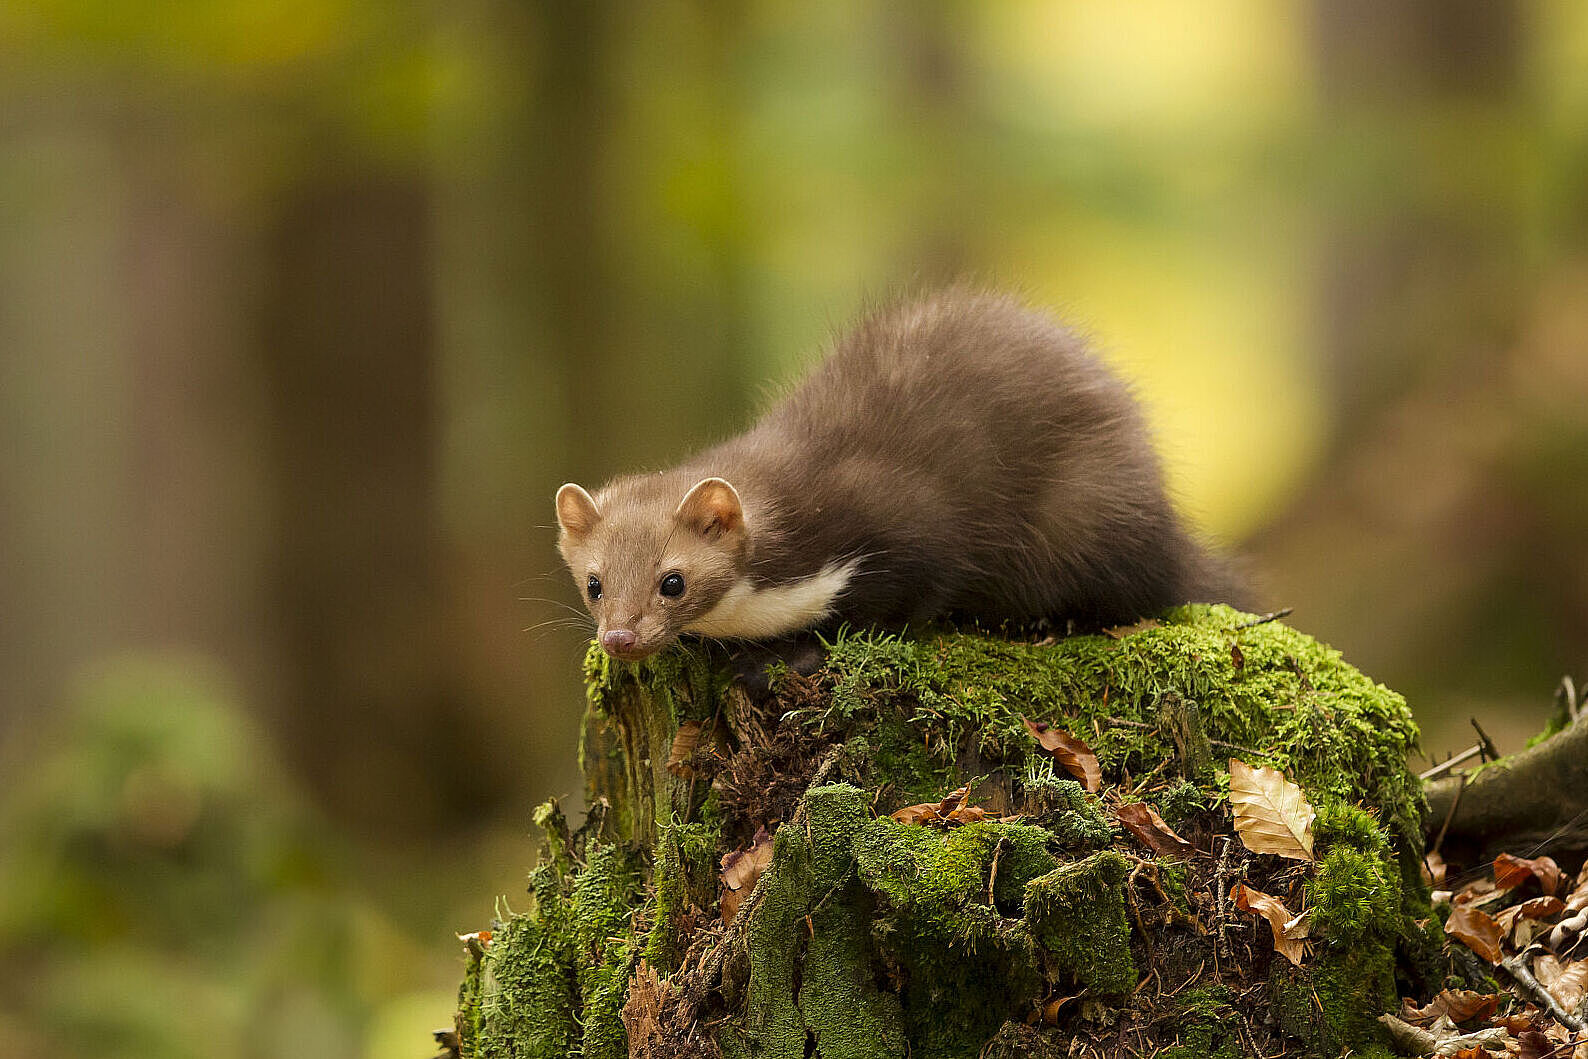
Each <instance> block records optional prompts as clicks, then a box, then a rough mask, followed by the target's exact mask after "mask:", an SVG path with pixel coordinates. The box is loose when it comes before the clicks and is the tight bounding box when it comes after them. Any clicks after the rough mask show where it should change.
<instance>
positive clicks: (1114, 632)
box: [1103, 618, 1158, 640]
mask: <svg viewBox="0 0 1588 1059" xmlns="http://www.w3.org/2000/svg"><path fill="white" fill-rule="evenodd" d="M1157 627H1158V619H1157V618H1144V619H1142V620H1141V621H1138V622H1136V623H1135V624H1134V625H1116V626H1114V627H1113V628H1112V629H1104V630H1103V635H1104V636H1107V637H1108V638H1109V639H1111V640H1123V639H1124V638H1125V637H1127V636H1133V635H1135V634H1136V633H1138V632H1146V631H1147V630H1148V629H1156V628H1157Z"/></svg>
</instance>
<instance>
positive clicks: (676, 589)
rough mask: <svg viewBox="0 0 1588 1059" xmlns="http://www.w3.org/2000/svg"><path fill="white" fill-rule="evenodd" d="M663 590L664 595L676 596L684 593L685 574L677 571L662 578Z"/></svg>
mask: <svg viewBox="0 0 1588 1059" xmlns="http://www.w3.org/2000/svg"><path fill="white" fill-rule="evenodd" d="M661 591H662V595H664V596H674V597H676V596H681V595H683V594H684V575H683V574H680V573H676V572H675V573H671V574H668V575H667V576H666V577H664V578H662V586H661Z"/></svg>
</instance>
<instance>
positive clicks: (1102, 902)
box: [1026, 850, 1136, 997]
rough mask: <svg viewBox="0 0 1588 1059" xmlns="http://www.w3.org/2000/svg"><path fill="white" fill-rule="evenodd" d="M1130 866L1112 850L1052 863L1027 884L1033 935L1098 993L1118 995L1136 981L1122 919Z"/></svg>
mask: <svg viewBox="0 0 1588 1059" xmlns="http://www.w3.org/2000/svg"><path fill="white" fill-rule="evenodd" d="M1129 869H1130V865H1129V863H1128V862H1127V861H1126V860H1125V858H1124V857H1122V856H1120V855H1119V854H1118V853H1115V852H1113V851H1111V850H1110V851H1105V852H1102V853H1094V854H1092V855H1091V856H1090V857H1087V858H1086V859H1085V860H1082V861H1076V862H1075V863H1072V864H1065V865H1063V866H1061V867H1058V868H1055V869H1054V870H1053V871H1051V872H1049V873H1048V874H1046V875H1043V876H1041V877H1040V878H1037V879H1033V880H1032V881H1031V883H1030V884H1029V885H1028V886H1027V887H1026V919H1027V920H1028V921H1029V923H1030V927H1031V935H1032V937H1033V938H1035V939H1036V942H1037V944H1039V945H1041V946H1042V947H1043V948H1044V949H1046V950H1047V951H1048V952H1049V953H1050V954H1051V955H1052V957H1053V959H1054V961H1055V963H1056V964H1057V965H1058V966H1059V968H1061V969H1062V970H1063V971H1064V972H1066V973H1068V974H1070V975H1073V976H1074V978H1075V980H1076V981H1077V982H1079V983H1080V984H1081V985H1083V986H1085V987H1086V988H1088V989H1090V990H1092V991H1093V992H1094V993H1096V994H1098V995H1099V996H1104V997H1121V996H1124V995H1125V994H1127V993H1129V992H1130V991H1131V989H1133V988H1134V987H1135V985H1136V965H1135V962H1134V961H1133V960H1132V959H1131V956H1130V924H1129V923H1128V922H1126V920H1125V894H1124V885H1125V876H1126V874H1127V873H1128V872H1129Z"/></svg>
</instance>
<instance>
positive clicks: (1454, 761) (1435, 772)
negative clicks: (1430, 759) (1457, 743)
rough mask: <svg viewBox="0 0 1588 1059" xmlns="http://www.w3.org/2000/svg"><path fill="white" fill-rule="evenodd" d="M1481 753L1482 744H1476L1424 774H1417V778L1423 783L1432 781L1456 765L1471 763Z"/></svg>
mask: <svg viewBox="0 0 1588 1059" xmlns="http://www.w3.org/2000/svg"><path fill="white" fill-rule="evenodd" d="M1481 753H1483V744H1482V743H1476V744H1474V745H1472V746H1469V747H1467V749H1465V750H1463V751H1462V752H1461V753H1459V754H1456V755H1454V756H1452V757H1449V758H1446V759H1445V760H1444V761H1441V762H1440V763H1439V764H1437V765H1435V766H1434V767H1433V768H1431V769H1428V770H1426V771H1424V772H1419V773H1418V774H1417V778H1418V779H1420V780H1423V781H1425V782H1426V781H1427V780H1431V779H1434V778H1435V777H1437V776H1441V775H1443V774H1444V773H1446V772H1449V771H1450V770H1451V769H1453V768H1455V767H1456V766H1457V765H1459V764H1461V763H1462V762H1463V761H1471V760H1472V759H1473V758H1475V757H1477V756H1478V755H1479V754H1481Z"/></svg>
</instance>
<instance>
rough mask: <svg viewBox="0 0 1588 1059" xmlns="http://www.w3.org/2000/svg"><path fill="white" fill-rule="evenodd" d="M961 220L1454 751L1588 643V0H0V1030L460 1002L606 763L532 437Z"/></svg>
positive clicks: (364, 1023) (1186, 475) (958, 246)
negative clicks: (1058, 316) (1091, 341)
mask: <svg viewBox="0 0 1588 1059" xmlns="http://www.w3.org/2000/svg"><path fill="white" fill-rule="evenodd" d="M965 275H968V276H971V277H975V278H978V279H981V280H984V281H986V282H988V283H991V284H996V285H1000V286H1009V287H1014V288H1017V289H1019V290H1021V291H1023V292H1024V293H1025V294H1026V295H1027V296H1028V297H1029V298H1030V300H1031V301H1033V302H1034V303H1036V304H1040V305H1043V306H1049V307H1053V308H1056V309H1059V310H1061V311H1063V312H1064V313H1066V314H1067V315H1068V317H1069V318H1070V319H1071V320H1073V321H1076V322H1078V323H1080V324H1082V325H1083V326H1085V327H1086V328H1088V329H1089V330H1090V331H1091V332H1092V333H1094V334H1095V335H1096V336H1097V340H1098V342H1099V345H1100V348H1101V349H1102V351H1103V352H1104V353H1105V355H1106V356H1107V357H1109V358H1110V359H1111V360H1112V361H1114V362H1115V363H1116V364H1118V366H1119V367H1120V369H1121V370H1122V371H1124V372H1125V373H1127V374H1128V375H1129V376H1130V377H1131V378H1133V379H1134V380H1136V382H1137V384H1138V386H1139V389H1140V392H1141V393H1142V395H1143V397H1144V398H1145V400H1146V401H1147V403H1148V405H1149V408H1150V412H1151V415H1152V418H1153V421H1154V422H1155V424H1156V426H1157V428H1158V431H1159V434H1160V436H1161V439H1162V443H1163V447H1164V451H1165V453H1166V455H1167V459H1168V462H1169V465H1170V468H1171V472H1172V477H1173V480H1174V484H1175V488H1176V489H1177V491H1178V494H1179V496H1180V497H1181V498H1182V500H1183V503H1184V505H1185V507H1186V508H1187V510H1188V511H1189V512H1190V513H1192V514H1193V515H1194V516H1195V518H1196V519H1197V520H1198V521H1199V522H1200V523H1201V525H1203V526H1204V527H1205V528H1206V529H1207V530H1208V532H1209V533H1211V534H1213V535H1215V536H1217V537H1218V538H1220V539H1222V540H1224V541H1226V542H1227V543H1228V544H1230V545H1231V546H1232V547H1233V548H1235V549H1236V550H1237V551H1239V552H1240V553H1242V554H1244V555H1246V556H1248V557H1249V558H1250V559H1251V561H1252V564H1253V566H1254V568H1255V570H1256V571H1257V573H1258V576H1259V579H1260V581H1261V584H1262V587H1263V593H1264V596H1265V598H1266V600H1267V601H1268V602H1269V603H1270V604H1271V605H1272V606H1274V607H1278V606H1285V605H1289V606H1294V607H1295V614H1294V616H1293V618H1292V619H1291V620H1292V621H1293V622H1294V623H1295V624H1296V625H1298V626H1300V627H1301V628H1303V629H1306V630H1308V631H1310V632H1313V633H1315V634H1317V635H1319V636H1321V637H1322V638H1324V639H1326V640H1328V641H1330V642H1332V643H1334V644H1336V645H1337V646H1339V647H1341V648H1342V649H1344V650H1345V652H1346V654H1347V655H1348V657H1350V658H1351V659H1352V660H1354V661H1355V662H1356V663H1358V664H1359V665H1361V666H1362V667H1363V668H1365V669H1366V670H1367V671H1368V672H1370V673H1372V674H1373V675H1374V676H1375V677H1377V678H1379V679H1381V680H1383V681H1385V682H1386V683H1388V684H1390V685H1392V686H1394V687H1396V688H1399V689H1401V690H1403V691H1405V692H1406V693H1407V695H1408V696H1409V698H1410V699H1411V701H1412V703H1413V705H1414V706H1415V707H1416V709H1417V712H1418V715H1419V717H1420V719H1421V720H1422V721H1423V723H1424V725H1425V728H1426V731H1427V733H1428V738H1427V746H1428V749H1429V750H1430V751H1433V752H1445V751H1448V750H1451V749H1457V748H1459V747H1461V746H1464V745H1466V743H1468V742H1470V733H1469V732H1468V731H1467V730H1466V724H1467V718H1468V717H1469V716H1472V715H1477V716H1479V717H1480V718H1481V719H1482V720H1484V722H1485V723H1486V725H1487V726H1488V727H1489V729H1490V731H1491V732H1492V733H1493V734H1495V735H1496V736H1497V737H1498V738H1499V740H1500V742H1501V743H1502V748H1503V749H1506V750H1514V749H1516V748H1518V747H1519V745H1520V743H1521V740H1522V739H1523V738H1524V737H1525V735H1526V734H1527V733H1529V732H1531V731H1534V730H1536V729H1537V728H1538V727H1539V726H1540V725H1541V724H1542V723H1543V721H1544V719H1545V716H1546V714H1547V713H1548V710H1549V706H1550V695H1551V691H1552V689H1553V686H1554V684H1555V682H1556V681H1557V680H1558V678H1559V677H1560V676H1561V675H1562V674H1563V673H1568V672H1570V673H1574V674H1575V675H1577V676H1578V678H1579V679H1581V678H1582V677H1584V676H1588V414H1585V413H1588V5H1584V4H1582V3H1579V2H1576V0H1406V2H1399V3H1385V2H1383V0H1327V2H1325V0H1202V2H1200V3H1197V4H1194V5H1193V4H1185V3H1183V2H1180V0H1131V2H1128V3H1118V4H1094V3H1085V2H1083V0H1046V2H1037V0H1025V2H1007V3H1005V2H999V3H987V4H981V3H971V2H969V0H960V2H947V0H934V2H929V3H921V4H908V5H906V4H884V3H875V2H841V0H806V2H804V3H801V4H778V3H767V2H759V0H720V2H715V3H694V4H691V3H685V2H675V0H659V2H655V3H645V4H639V3H634V4H623V3H617V2H615V0H583V2H579V3H566V4H564V3H515V2H509V0H454V2H452V3H446V4H442V3H433V2H428V0H281V2H278V3H271V4H261V3H255V2H253V0H140V2H127V0H12V2H9V3H7V4H5V5H3V6H0V1040H3V1041H5V1042H6V1050H7V1051H8V1052H9V1053H10V1054H15V1055H25V1056H30V1057H44V1059H56V1057H63V1059H64V1057H89V1056H111V1055H114V1056H128V1057H151V1059H153V1057H187V1056H193V1057H198V1056H204V1057H207V1059H225V1057H233V1056H236V1057H266V1056H271V1057H274V1056H280V1055H292V1056H294V1057H296V1059H318V1057H322V1056H324V1057H333V1056H335V1057H341V1056H357V1055H367V1056H371V1057H374V1056H381V1057H390V1059H402V1057H404V1056H407V1057H415V1059H417V1057H418V1056H421V1055H424V1054H426V1037H425V1031H426V1030H427V1029H428V1028H430V1027H431V1026H435V1025H441V1024H442V1023H444V1022H445V1021H446V1020H447V1019H448V1017H449V1014H450V1010H451V1004H452V997H453V991H454V988H455V985H456V981H457V977H458V974H459V970H460V966H461V961H460V956H459V953H460V949H459V946H458V945H457V944H456V943H455V942H454V941H453V940H452V932H454V931H467V930H473V929H477V928H479V927H482V926H485V925H486V923H487V922H488V920H489V918H490V916H491V914H492V903H491V898H490V895H491V894H493V893H501V894H505V895H506V897H505V898H504V900H505V901H506V902H507V903H508V904H510V905H511V904H517V903H519V902H523V901H524V900H525V898H524V896H523V894H522V889H523V878H524V872H525V869H526V868H527V866H528V861H529V858H530V857H531V855H532V854H531V850H532V846H531V843H530V842H529V841H528V839H527V837H526V833H527V831H528V829H529V824H528V812H529V809H530V807H531V806H533V805H534V804H535V803H536V802H538V801H540V800H541V799H543V798H546V797H548V796H551V795H568V796H570V797H571V799H572V804H573V807H574V808H577V791H578V790H579V780H578V775H577V770H576V767H575V763H574V755H573V746H574V739H575V730H576V724H577V720H578V716H579V713H580V710H581V707H582V700H581V695H580V690H579V686H578V683H577V673H578V659H579V656H580V651H581V634H580V632H579V630H577V629H572V628H568V627H566V626H565V625H563V624H561V623H560V622H559V621H558V619H559V618H561V617H563V616H565V614H566V612H565V611H564V610H562V609H561V608H562V606H563V605H569V606H576V605H577V600H576V598H575V596H574V593H573V590H572V586H571V582H570V581H569V579H568V578H567V576H566V574H565V573H564V572H563V571H562V570H561V569H560V567H559V566H558V563H557V559H556V555H555V552H554V550H553V535H552V531H551V529H550V528H549V527H550V524H551V522H552V517H551V502H550V498H551V495H552V492H553V490H554V489H555V488H556V486H557V485H558V484H559V483H561V482H563V481H565V480H568V479H577V480H581V481H586V482H592V483H593V482H596V481H599V480H601V479H602V478H604V477H605V476H607V475H609V474H611V473H614V472H618V471H621V470H631V469H636V468H640V467H645V466H656V465H664V464H666V463H668V462H669V461H671V460H673V459H674V458H676V457H678V456H679V455H681V454H683V453H684V452H686V451H687V450H689V449H691V448H693V447H695V446H698V445H700V444H702V443H704V442H706V441H708V440H711V439H713V438H717V437H721V436H723V435H725V434H727V433H730V432H732V431H734V430H736V429H738V428H739V427H740V426H742V425H743V424H744V423H745V422H746V421H747V419H748V417H749V416H750V415H751V414H752V413H753V410H754V409H755V408H756V407H757V406H758V404H760V403H762V402H763V401H764V399H765V396H766V394H767V393H768V392H769V390H770V388H771V387H772V386H773V385H774V384H776V383H777V382H779V381H783V380H787V379H789V378H791V377H793V376H794V375H795V374H796V373H797V371H798V369H799V367H800V366H801V365H802V364H804V363H807V362H808V361H809V359H810V358H811V357H812V356H813V355H815V353H816V352H817V350H818V349H819V347H820V346H821V344H822V343H823V341H824V339H825V338H826V337H827V336H828V335H829V334H830V333H831V330H832V328H834V327H835V326H837V325H839V324H841V323H842V322H843V321H844V320H845V319H846V318H848V317H849V316H851V314H852V313H854V312H855V311H856V310H857V308H859V307H860V306H862V305H863V304H865V303H866V301H867V300H868V299H870V300H875V299H876V298H878V297H883V296H886V295H887V294H888V293H889V292H892V291H897V290H901V289H909V288H912V287H919V286H924V285H930V284H932V283H935V282H940V281H943V280H946V279H949V278H953V277H956V276H965ZM547 623H550V624H547Z"/></svg>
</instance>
